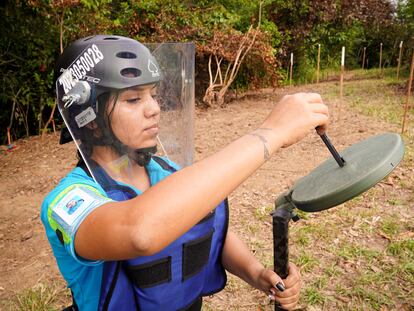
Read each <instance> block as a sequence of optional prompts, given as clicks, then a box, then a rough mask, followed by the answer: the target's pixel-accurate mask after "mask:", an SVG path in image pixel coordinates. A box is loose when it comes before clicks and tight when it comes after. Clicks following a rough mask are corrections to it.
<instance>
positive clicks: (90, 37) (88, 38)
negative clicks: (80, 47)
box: [83, 36, 94, 41]
mask: <svg viewBox="0 0 414 311" xmlns="http://www.w3.org/2000/svg"><path fill="white" fill-rule="evenodd" d="M93 37H94V36H89V37H87V38H85V39H83V41H88V40H91V39H92V38H93Z"/></svg>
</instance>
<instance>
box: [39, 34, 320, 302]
mask: <svg viewBox="0 0 414 311" xmlns="http://www.w3.org/2000/svg"><path fill="white" fill-rule="evenodd" d="M81 65H82V66H81ZM56 71H57V73H58V75H59V77H58V78H57V96H58V102H59V108H60V111H61V114H62V116H63V118H64V120H65V123H66V125H67V126H68V129H69V131H70V132H71V135H72V137H73V138H74V139H75V141H76V142H77V146H78V150H79V153H80V154H81V160H80V163H79V164H78V167H77V168H75V169H74V170H73V171H72V172H70V173H69V174H68V175H67V176H66V177H65V178H64V179H63V180H62V181H61V182H60V183H59V185H58V186H57V187H56V188H55V189H54V190H53V191H52V192H51V193H50V194H49V195H48V196H47V197H46V198H45V200H44V202H43V205H42V213H41V217H42V221H43V223H44V226H45V229H46V233H47V236H48V239H49V242H50V244H51V246H52V249H53V252H54V255H55V257H56V261H57V264H58V266H59V269H60V271H61V273H62V275H63V277H64V278H65V280H66V281H67V282H68V287H70V288H71V291H72V295H73V298H74V307H73V308H74V309H75V310H76V309H79V310H200V309H201V305H202V297H203V296H206V295H211V294H213V293H216V292H218V291H220V290H221V289H222V288H223V287H224V286H225V283H226V274H225V270H227V271H229V272H230V273H233V274H235V275H237V276H239V277H240V278H242V279H243V280H245V281H246V282H248V283H249V284H251V285H252V286H253V287H255V288H257V289H260V290H261V291H263V292H264V293H266V294H267V295H269V297H270V298H271V299H272V300H276V301H277V302H278V303H280V304H281V305H282V307H283V308H285V309H293V308H294V307H295V306H296V304H297V302H298V299H299V291H300V287H301V278H300V274H299V271H298V269H297V267H296V266H295V265H293V264H290V267H289V276H288V277H287V278H286V279H285V280H281V278H280V277H279V276H278V275H277V274H276V273H275V272H273V271H272V270H270V269H267V268H265V267H263V265H262V264H261V263H259V262H258V261H257V260H256V259H255V258H254V256H253V255H252V253H251V252H250V251H249V250H248V248H247V247H246V246H245V245H244V244H243V242H241V240H239V238H238V237H237V236H236V235H235V234H234V233H233V232H232V231H231V230H227V224H228V206H227V202H226V200H225V198H226V197H227V196H228V195H229V194H230V193H231V192H232V191H233V190H234V189H235V188H236V187H237V186H238V185H240V184H241V183H242V182H243V181H244V180H245V179H246V178H247V177H249V176H250V175H251V174H252V173H253V172H254V171H255V170H257V169H258V168H259V167H260V166H261V165H262V164H263V163H264V162H265V161H266V160H268V159H269V158H270V157H271V156H272V155H273V154H274V153H275V152H276V151H277V150H278V149H280V148H283V147H287V146H289V145H292V144H294V143H295V142H297V141H299V140H300V139H302V138H303V137H304V136H305V135H306V134H307V133H308V132H309V131H311V130H312V129H315V128H316V127H318V129H320V131H324V129H325V127H326V126H327V123H328V109H327V107H326V106H325V105H324V104H323V102H322V99H321V97H320V96H319V95H318V94H312V93H301V94H295V95H292V96H286V97H284V98H283V99H282V100H281V101H280V102H279V103H277V104H276V105H275V107H274V108H273V110H272V111H271V112H270V114H269V116H268V117H267V118H266V120H265V121H264V122H263V124H262V126H261V127H260V128H258V129H257V130H255V131H254V132H252V133H250V134H248V135H245V136H243V137H241V138H239V139H237V140H236V141H234V142H232V143H231V144H229V145H228V146H227V147H225V148H224V149H222V150H221V151H219V152H217V153H216V154H213V155H212V156H210V157H208V158H206V159H204V160H201V161H199V162H197V163H195V164H193V165H191V166H189V167H186V168H184V169H178V167H177V166H176V165H175V164H174V163H172V162H170V161H168V160H166V159H163V158H160V157H156V156H154V155H153V153H154V151H155V147H156V144H157V140H156V139H157V133H158V122H159V118H160V108H159V106H158V103H157V101H156V100H155V98H154V93H155V92H156V85H157V83H158V82H159V81H160V80H161V79H162V73H161V72H160V71H159V67H158V64H157V61H156V60H155V58H154V57H153V56H152V55H151V54H150V52H149V51H148V49H147V48H145V46H143V45H142V44H140V43H139V42H137V41H135V40H132V39H129V38H125V37H120V36H105V35H99V36H93V37H88V38H84V39H80V40H78V41H76V42H74V43H73V44H72V45H71V46H69V47H68V48H66V49H65V51H64V52H63V54H62V55H61V56H60V57H59V60H58V63H57V67H56ZM72 200H83V201H79V202H80V203H81V204H80V205H79V206H78V207H77V208H76V211H74V212H73V213H72V214H70V215H69V213H67V208H66V210H65V207H66V205H67V204H68V202H71V201H72Z"/></svg>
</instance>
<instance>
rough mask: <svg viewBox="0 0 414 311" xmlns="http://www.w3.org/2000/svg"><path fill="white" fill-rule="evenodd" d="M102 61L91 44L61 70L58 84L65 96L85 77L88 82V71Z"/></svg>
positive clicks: (96, 48) (96, 49) (96, 47)
mask: <svg viewBox="0 0 414 311" xmlns="http://www.w3.org/2000/svg"><path fill="white" fill-rule="evenodd" d="M103 59H104V55H103V53H102V52H101V51H100V50H99V48H98V46H97V45H96V44H92V45H91V46H90V47H89V48H87V49H85V50H84V51H83V52H82V53H81V54H80V55H79V56H78V57H77V58H76V59H75V60H74V61H73V63H72V64H71V65H70V66H69V67H68V68H67V69H63V70H64V72H63V74H62V75H61V76H60V77H59V79H58V81H59V84H60V85H62V86H63V91H64V92H65V94H67V93H68V92H69V91H70V90H71V89H72V88H73V87H74V86H75V84H76V82H78V81H79V80H83V79H85V78H86V77H88V80H90V78H93V77H89V76H87V73H89V71H91V69H92V68H94V67H95V66H96V65H97V64H98V63H99V62H100V61H101V60H103ZM157 70H158V68H157ZM93 79H94V78H93ZM93 82H95V81H93ZM95 83H96V82H95Z"/></svg>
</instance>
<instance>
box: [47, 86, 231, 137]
mask: <svg viewBox="0 0 414 311" xmlns="http://www.w3.org/2000/svg"><path fill="white" fill-rule="evenodd" d="M236 94H237V93H236ZM52 127H53V133H54V134H56V126H55V120H53V119H52Z"/></svg>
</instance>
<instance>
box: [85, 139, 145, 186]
mask: <svg viewBox="0 0 414 311" xmlns="http://www.w3.org/2000/svg"><path fill="white" fill-rule="evenodd" d="M91 158H92V160H94V161H95V162H96V163H98V164H99V166H101V167H102V168H103V169H104V170H105V171H106V173H107V174H109V176H111V177H112V178H113V179H114V180H117V181H120V182H123V183H126V184H129V185H132V186H134V187H136V188H138V189H139V190H141V191H145V190H146V189H148V188H149V187H150V179H149V176H148V174H147V171H146V169H145V167H142V166H139V165H138V164H137V163H136V162H135V161H134V160H132V159H131V157H130V156H129V154H124V155H120V154H119V153H118V152H116V151H115V150H113V149H112V148H110V147H106V146H95V147H94V150H93V152H92V156H91Z"/></svg>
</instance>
